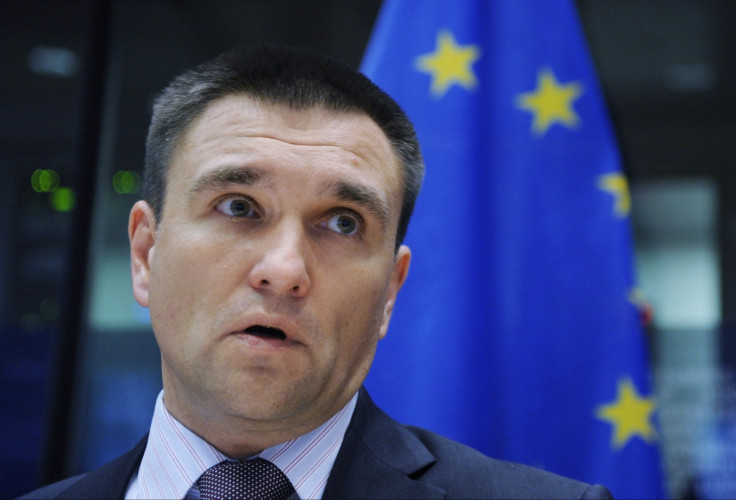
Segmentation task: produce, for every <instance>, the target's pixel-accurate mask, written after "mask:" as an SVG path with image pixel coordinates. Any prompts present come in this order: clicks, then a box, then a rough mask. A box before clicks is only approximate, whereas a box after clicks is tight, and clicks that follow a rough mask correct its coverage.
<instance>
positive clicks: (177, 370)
mask: <svg viewBox="0 0 736 500" xmlns="http://www.w3.org/2000/svg"><path fill="white" fill-rule="evenodd" d="M167 179H168V184H167V190H166V202H165V206H164V209H163V214H162V216H161V219H160V220H159V221H158V224H157V225H156V221H155V220H154V217H153V214H152V211H151V209H150V207H149V206H148V205H147V204H146V203H144V202H138V203H137V204H136V205H135V207H134V208H133V210H132V212H131V219H130V226H129V232H130V238H131V248H132V260H133V262H132V267H133V284H134V287H133V288H134V293H135V296H136V299H137V300H138V302H139V303H140V304H142V305H143V306H146V307H150V310H151V321H152V323H153V329H154V332H155V336H156V340H157V342H158V344H159V347H160V349H161V356H162V370H163V381H164V389H165V402H166V406H167V408H168V409H169V411H171V412H172V413H173V414H174V415H175V416H176V417H177V418H179V419H180V420H181V421H182V422H183V423H185V425H187V426H189V427H190V428H191V429H192V430H194V431H195V432H196V433H198V434H200V435H201V436H203V437H205V439H208V440H210V442H212V443H213V444H215V445H216V446H217V445H218V443H219V442H221V441H223V439H224V438H225V435H227V434H232V433H233V432H234V431H235V430H238V435H247V434H248V433H250V434H258V435H271V436H272V437H273V438H274V439H277V441H276V442H274V443H271V444H276V443H277V442H279V440H285V439H288V438H290V437H295V436H296V435H299V434H301V433H303V432H307V431H308V430H310V429H312V428H314V427H316V426H318V425H320V424H321V423H322V422H324V421H325V420H326V419H327V418H329V417H330V416H331V415H333V414H334V413H335V412H336V411H338V410H339V409H340V408H341V407H342V406H344V405H345V403H347V401H348V400H349V398H350V397H351V396H352V395H353V394H354V393H355V391H357V389H358V388H359V387H360V385H361V384H362V382H363V380H364V378H365V376H366V374H367V372H368V369H369V367H370V364H371V362H372V359H373V355H374V353H375V349H376V343H377V342H378V340H379V339H381V338H382V337H383V336H384V335H385V334H386V329H387V328H388V322H389V318H390V315H391V311H392V308H393V303H394V300H395V298H396V294H397V292H398V290H399V288H400V287H401V285H402V283H403V281H404V279H405V277H406V274H407V271H408V266H409V260H410V252H409V249H408V248H406V247H404V246H402V247H401V248H400V249H399V251H398V253H397V254H395V253H394V241H395V235H396V229H397V224H398V218H399V212H400V208H401V200H402V180H401V173H400V166H399V164H398V161H397V159H396V157H395V155H394V153H393V151H392V149H391V146H390V144H389V142H388V140H387V138H386V137H385V135H384V134H383V132H382V131H381V130H380V128H379V127H378V126H377V125H376V124H375V123H374V122H373V121H372V120H371V119H370V118H369V117H367V116H365V115H362V114H346V113H337V112H333V111H327V110H324V109H321V108H316V109H309V110H294V109H290V108H288V107H284V106H278V105H268V104H262V103H258V102H256V101H254V100H252V99H250V98H247V97H243V96H229V97H225V98H222V99H220V100H218V101H215V102H214V103H212V104H211V105H210V106H209V107H208V108H207V109H206V110H205V112H204V113H203V114H202V115H201V116H200V117H199V118H198V119H197V120H196V121H195V122H194V123H193V124H192V126H191V127H190V129H189V130H188V131H187V132H186V133H185V134H184V136H183V138H182V140H181V141H180V143H179V145H178V146H177V148H176V150H175V151H174V154H173V157H172V159H171V163H170V169H169V173H168V177H167ZM291 434H294V436H292V435H291ZM282 438H284V439H282ZM227 439H229V440H230V441H229V442H228V441H227V440H225V442H227V445H221V446H218V447H220V448H221V449H223V451H225V452H228V451H229V452H230V453H232V454H238V453H239V452H240V451H246V450H245V448H243V447H242V446H241V447H240V448H243V449H242V450H241V449H240V448H238V449H235V448H233V449H230V450H228V449H226V448H227V447H234V446H236V445H235V444H233V443H231V442H232V441H233V440H234V439H235V440H236V441H237V439H236V438H234V437H233V436H232V435H230V436H229V437H228V438H227ZM268 443H269V441H268V440H265V441H264V442H263V445H264V447H265V446H266V445H269V444H268ZM248 451H253V450H248ZM256 451H257V450H256Z"/></svg>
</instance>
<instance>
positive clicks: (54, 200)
mask: <svg viewBox="0 0 736 500" xmlns="http://www.w3.org/2000/svg"><path fill="white" fill-rule="evenodd" d="M76 201H77V196H76V194H74V190H73V189H71V188H67V187H62V188H59V189H57V190H56V191H54V192H53V193H51V207H53V209H54V210H56V211H58V212H70V211H71V210H72V208H74V204H75V203H76Z"/></svg>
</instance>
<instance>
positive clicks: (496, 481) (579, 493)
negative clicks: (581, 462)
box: [406, 426, 612, 499]
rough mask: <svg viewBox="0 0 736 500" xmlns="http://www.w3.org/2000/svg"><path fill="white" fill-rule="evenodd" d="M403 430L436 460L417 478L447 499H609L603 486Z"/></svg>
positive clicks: (420, 431)
mask: <svg viewBox="0 0 736 500" xmlns="http://www.w3.org/2000/svg"><path fill="white" fill-rule="evenodd" d="M406 429H407V430H408V431H409V432H411V433H412V434H414V435H415V436H416V437H417V439H419V441H421V442H422V444H423V445H424V446H425V447H426V448H427V450H429V452H430V453H432V454H433V455H434V457H435V460H436V461H435V463H434V464H433V465H432V466H431V467H428V468H427V469H425V470H424V471H423V474H422V476H421V479H420V478H417V479H420V480H422V481H427V482H431V483H433V484H435V485H437V486H439V487H441V488H443V489H445V490H446V491H447V496H448V498H478V497H485V498H528V499H533V498H585V499H595V498H600V499H609V498H612V497H611V494H610V492H609V491H608V490H607V489H606V488H604V487H603V486H600V485H590V484H587V483H584V482H581V481H576V480H573V479H569V478H566V477H562V476H559V475H556V474H553V473H551V472H547V471H544V470H541V469H537V468H534V467H530V466H527V465H522V464H518V463H513V462H507V461H503V460H497V459H493V458H490V457H488V456H486V455H483V454H482V453H480V452H478V451H476V450H474V449H472V448H470V447H468V446H465V445H463V444H461V443H458V442H456V441H453V440H451V439H448V438H445V437H443V436H441V435H439V434H436V433H434V432H431V431H428V430H426V429H421V428H418V427H411V426H407V427H406Z"/></svg>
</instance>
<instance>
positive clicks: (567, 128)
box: [362, 0, 662, 498]
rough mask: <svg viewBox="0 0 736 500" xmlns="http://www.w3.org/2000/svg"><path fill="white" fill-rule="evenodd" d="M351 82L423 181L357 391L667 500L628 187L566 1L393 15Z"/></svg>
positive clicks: (418, 419)
mask: <svg viewBox="0 0 736 500" xmlns="http://www.w3.org/2000/svg"><path fill="white" fill-rule="evenodd" d="M362 69H363V72H364V73H366V74H367V75H368V76H369V77H370V78H372V79H373V80H374V81H375V82H376V83H377V84H378V85H379V86H381V87H382V88H383V89H385V90H386V91H387V92H388V93H389V94H391V95H392V96H393V97H394V98H395V99H396V100H397V101H398V102H399V103H400V104H401V106H402V107H403V108H404V109H405V111H406V112H407V114H408V115H409V116H410V118H412V120H413V121H414V123H415V125H416V127H417V133H418V135H419V139H420V141H421V143H422V148H423V152H424V156H425V160H426V164H427V175H426V182H425V185H424V188H423V191H422V193H421V195H420V196H419V200H418V203H417V208H416V213H415V216H414V219H413V221H412V224H411V227H410V230H409V236H408V238H407V244H408V245H409V246H410V247H411V248H412V250H413V254H414V256H413V260H412V265H411V272H410V273H409V279H408V281H407V283H406V285H405V287H404V289H403V290H402V292H401V293H400V295H399V299H398V302H397V306H396V309H395V312H394V318H393V320H392V323H391V328H390V331H389V334H388V336H387V338H386V339H385V340H383V341H382V342H381V344H379V349H378V354H377V357H376V361H375V364H374V367H373V369H372V371H371V375H370V376H369V379H368V381H367V382H366V385H367V387H368V389H369V390H370V392H371V393H372V394H373V396H374V398H375V399H376V400H377V401H378V403H379V404H381V405H382V406H383V407H384V408H386V409H387V410H388V411H389V413H392V414H393V415H394V416H395V417H397V418H398V419H399V420H402V421H406V422H408V423H412V424H419V425H422V426H424V427H428V428H430V429H433V430H435V431H438V432H440V433H443V434H445V435H447V436H449V437H452V438H454V439H457V440H459V441H461V442H464V443H466V444H469V445H471V446H473V447H475V448H477V449H479V450H481V451H483V452H484V453H486V454H488V455H491V456H494V457H496V458H503V459H508V460H513V461H520V462H524V463H527V464H530V465H534V466H538V467H541V468H544V469H547V470H549V471H552V472H555V473H558V474H563V475H567V476H571V477H574V478H576V479H580V480H584V481H588V482H596V483H602V484H604V485H606V486H607V487H609V489H611V491H612V493H613V494H614V495H615V496H618V497H622V498H633V497H636V498H642V497H648V498H655V497H661V496H662V479H661V468H660V463H659V453H658V446H657V440H658V437H659V436H658V434H657V430H656V426H655V418H654V413H655V402H654V399H653V397H652V393H651V389H650V379H649V372H648V363H649V359H648V355H647V346H646V339H645V337H644V332H643V329H642V325H641V320H640V314H639V310H638V308H637V307H636V303H635V302H636V301H635V298H634V280H633V266H632V242H631V237H630V229H629V219H628V218H629V210H630V200H629V193H628V186H627V182H626V179H625V177H624V176H623V174H622V170H621V165H620V164H621V161H620V158H619V154H618V152H617V149H616V144H615V140H614V136H613V132H612V129H611V126H610V124H609V121H608V117H607V114H606V109H605V106H604V102H603V98H602V96H601V92H600V90H599V87H598V84H597V81H596V76H595V72H594V69H593V66H592V63H591V60H590V57H589V55H588V53H587V50H586V47H585V40H584V37H583V34H582V30H581V27H580V25H579V20H578V18H577V13H576V11H575V8H574V6H573V5H572V4H571V2H569V1H568V0H524V1H519V0H462V1H460V0H455V1H452V2H450V1H445V0H425V1H419V0H406V1H402V0H387V1H386V2H385V3H384V6H383V8H382V11H381V13H380V15H379V18H378V20H377V22H376V27H375V29H374V33H373V37H372V39H371V42H370V44H369V47H368V49H367V52H366V55H365V59H364V62H363V68H362Z"/></svg>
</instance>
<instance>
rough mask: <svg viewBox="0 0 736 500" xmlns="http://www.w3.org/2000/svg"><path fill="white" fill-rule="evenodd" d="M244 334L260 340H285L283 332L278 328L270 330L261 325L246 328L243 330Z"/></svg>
mask: <svg viewBox="0 0 736 500" xmlns="http://www.w3.org/2000/svg"><path fill="white" fill-rule="evenodd" d="M245 333H249V334H250V335H255V336H256V337H261V338H266V339H281V340H284V339H285V338H286V335H285V334H284V332H282V331H281V330H279V329H278V328H270V327H268V326H263V325H253V326H251V327H248V328H246V329H245Z"/></svg>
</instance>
